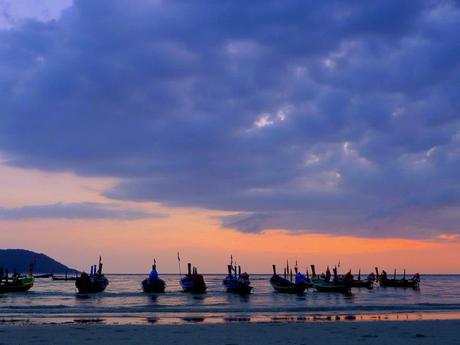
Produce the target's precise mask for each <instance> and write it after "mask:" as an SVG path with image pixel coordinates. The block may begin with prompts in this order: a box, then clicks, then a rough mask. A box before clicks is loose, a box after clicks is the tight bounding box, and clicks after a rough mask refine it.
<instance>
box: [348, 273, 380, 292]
mask: <svg viewBox="0 0 460 345" xmlns="http://www.w3.org/2000/svg"><path fill="white" fill-rule="evenodd" d="M374 281H375V276H374V275H373V274H369V276H368V277H367V279H364V280H362V279H361V270H359V272H358V279H353V280H352V281H351V287H352V288H366V289H373V288H374Z"/></svg>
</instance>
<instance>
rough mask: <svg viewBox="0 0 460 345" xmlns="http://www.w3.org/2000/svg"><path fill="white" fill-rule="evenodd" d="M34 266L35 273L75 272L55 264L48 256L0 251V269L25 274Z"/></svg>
mask: <svg viewBox="0 0 460 345" xmlns="http://www.w3.org/2000/svg"><path fill="white" fill-rule="evenodd" d="M31 263H33V264H34V272H35V273H65V272H68V273H75V272H76V270H74V269H72V268H69V267H67V266H66V265H63V264H61V263H60V262H57V261H56V260H54V259H52V258H50V257H49V256H47V255H45V254H41V253H35V252H32V251H30V250H25V249H0V267H3V268H8V270H9V271H10V272H12V271H13V270H16V271H17V272H20V273H25V272H27V271H28V270H29V265H30V264H31Z"/></svg>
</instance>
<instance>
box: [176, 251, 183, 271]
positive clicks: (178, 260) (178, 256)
mask: <svg viewBox="0 0 460 345" xmlns="http://www.w3.org/2000/svg"><path fill="white" fill-rule="evenodd" d="M177 262H178V263H179V274H180V276H181V277H182V270H181V268H180V255H179V252H177Z"/></svg>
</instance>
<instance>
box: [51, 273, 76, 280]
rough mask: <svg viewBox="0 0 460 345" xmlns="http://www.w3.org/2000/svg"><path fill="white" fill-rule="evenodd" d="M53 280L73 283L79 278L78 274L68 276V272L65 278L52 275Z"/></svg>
mask: <svg viewBox="0 0 460 345" xmlns="http://www.w3.org/2000/svg"><path fill="white" fill-rule="evenodd" d="M51 279H53V280H57V281H73V280H77V279H78V276H77V273H75V275H74V276H69V275H67V272H65V274H64V276H57V275H54V274H52V275H51Z"/></svg>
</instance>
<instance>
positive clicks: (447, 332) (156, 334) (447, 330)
mask: <svg viewBox="0 0 460 345" xmlns="http://www.w3.org/2000/svg"><path fill="white" fill-rule="evenodd" d="M459 327H460V320H438V321H434V320H433V321H423V320H420V321H380V322H371V321H364V322H318V323H287V322H280V323H230V324H217V325H210V324H186V325H93V324H80V325H28V326H24V325H9V326H7V325H1V326H0V334H1V337H2V343H8V344H26V343H32V344H33V343H45V344H68V345H80V344H88V345H91V344H113V345H117V344H124V345H129V344H144V343H156V344H189V345H195V344H196V345H198V344H232V345H245V344H264V345H265V344H268V345H269V344H299V345H300V344H308V343H311V342H313V343H315V345H323V344H324V345H328V344H330V343H331V342H335V343H340V344H344V345H346V344H356V343H359V344H375V343H378V344H391V345H399V344H405V345H411V344H437V345H438V344H441V345H443V344H449V345H452V344H460V340H459V338H458V334H457V330H458V329H459Z"/></svg>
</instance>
